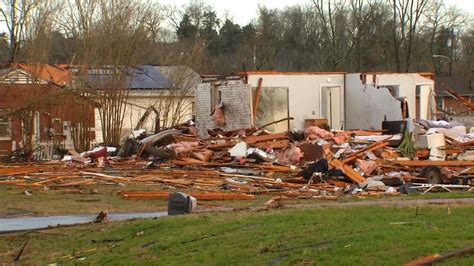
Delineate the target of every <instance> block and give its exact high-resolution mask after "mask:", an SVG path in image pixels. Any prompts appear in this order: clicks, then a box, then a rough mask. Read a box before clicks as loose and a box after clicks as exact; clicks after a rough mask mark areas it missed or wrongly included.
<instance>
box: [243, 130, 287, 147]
mask: <svg viewBox="0 0 474 266" xmlns="http://www.w3.org/2000/svg"><path fill="white" fill-rule="evenodd" d="M287 137H288V134H287V133H286V132H284V133H275V134H267V135H259V136H248V137H246V138H245V142H247V144H253V143H256V142H260V141H269V140H274V139H285V138H287Z"/></svg>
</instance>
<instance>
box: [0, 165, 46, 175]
mask: <svg viewBox="0 0 474 266" xmlns="http://www.w3.org/2000/svg"><path fill="white" fill-rule="evenodd" d="M38 172H40V169H39V168H38V167H34V166H20V167H5V168H0V175H24V174H30V173H38Z"/></svg>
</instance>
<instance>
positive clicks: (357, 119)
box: [346, 73, 434, 129]
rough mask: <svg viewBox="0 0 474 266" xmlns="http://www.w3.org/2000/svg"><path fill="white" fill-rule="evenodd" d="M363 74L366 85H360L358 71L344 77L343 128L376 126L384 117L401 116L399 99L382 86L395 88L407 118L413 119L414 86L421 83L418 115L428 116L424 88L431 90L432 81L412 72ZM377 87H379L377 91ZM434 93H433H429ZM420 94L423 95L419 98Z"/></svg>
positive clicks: (378, 127) (379, 124) (376, 127)
mask: <svg viewBox="0 0 474 266" xmlns="http://www.w3.org/2000/svg"><path fill="white" fill-rule="evenodd" d="M373 81H374V74H367V76H366V85H363V84H362V81H361V79H360V73H353V74H347V76H346V95H347V102H346V114H347V124H346V125H347V129H380V128H381V126H382V121H383V119H384V116H385V115H386V116H387V120H400V119H401V106H400V104H401V103H400V101H398V100H396V99H395V98H394V97H393V96H392V95H391V94H390V92H389V91H388V90H387V89H384V88H382V87H384V86H396V87H398V97H400V98H406V100H407V102H408V110H409V115H410V118H411V119H415V118H416V114H417V109H418V106H417V105H416V86H421V97H420V104H421V105H423V106H425V107H426V109H424V110H420V118H423V119H430V117H429V111H428V109H427V108H428V102H427V101H429V99H428V96H429V95H427V94H429V93H427V90H428V91H429V90H431V91H432V92H433V91H434V81H433V80H431V79H428V78H424V77H422V76H420V75H419V74H416V73H399V74H398V73H394V74H375V83H374V82H373ZM377 87H380V90H383V91H378V90H379V89H377ZM432 95H434V94H432ZM423 96H426V97H425V98H423Z"/></svg>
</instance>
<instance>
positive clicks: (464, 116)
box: [435, 71, 474, 127]
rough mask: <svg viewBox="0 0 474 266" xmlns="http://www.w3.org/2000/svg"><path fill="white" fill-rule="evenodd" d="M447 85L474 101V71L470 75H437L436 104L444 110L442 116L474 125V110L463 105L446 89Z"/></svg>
mask: <svg viewBox="0 0 474 266" xmlns="http://www.w3.org/2000/svg"><path fill="white" fill-rule="evenodd" d="M443 85H444V86H447V87H449V88H451V89H452V90H454V91H455V92H456V93H457V94H458V95H460V96H462V97H463V98H464V99H466V100H468V101H470V102H471V103H474V71H472V72H471V73H470V75H468V76H460V75H456V74H455V75H454V76H437V77H436V87H435V88H436V104H437V107H438V109H439V110H442V114H441V116H444V117H447V118H448V119H456V120H458V121H460V122H464V123H466V124H468V125H469V126H471V127H474V111H473V110H471V109H470V108H468V107H466V106H465V105H463V103H462V102H461V101H460V100H458V99H456V97H455V96H454V95H451V94H450V93H449V92H448V91H447V90H446V89H444V88H443Z"/></svg>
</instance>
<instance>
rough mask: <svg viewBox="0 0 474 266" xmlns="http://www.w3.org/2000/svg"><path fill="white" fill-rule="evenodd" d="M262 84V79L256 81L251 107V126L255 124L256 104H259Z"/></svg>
mask: <svg viewBox="0 0 474 266" xmlns="http://www.w3.org/2000/svg"><path fill="white" fill-rule="evenodd" d="M262 82H263V78H259V79H258V85H257V89H256V90H255V96H254V98H253V105H252V107H253V108H252V122H253V125H255V124H256V123H257V109H258V104H259V103H260V94H261V93H262Z"/></svg>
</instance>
